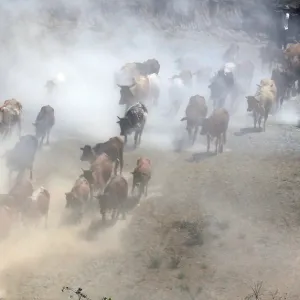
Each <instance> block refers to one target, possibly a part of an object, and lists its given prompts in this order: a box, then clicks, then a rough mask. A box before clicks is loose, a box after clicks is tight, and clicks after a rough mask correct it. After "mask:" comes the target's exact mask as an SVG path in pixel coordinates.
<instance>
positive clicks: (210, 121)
mask: <svg viewBox="0 0 300 300" xmlns="http://www.w3.org/2000/svg"><path fill="white" fill-rule="evenodd" d="M228 123H229V113H228V111H227V110H226V109H225V108H217V109H215V110H214V111H213V112H212V114H211V115H210V117H209V118H206V119H204V121H203V125H202V129H201V132H200V134H201V135H206V138H207V152H209V150H210V141H211V140H213V139H214V138H216V150H215V152H216V154H218V153H222V152H223V145H225V144H226V132H227V129H228Z"/></svg>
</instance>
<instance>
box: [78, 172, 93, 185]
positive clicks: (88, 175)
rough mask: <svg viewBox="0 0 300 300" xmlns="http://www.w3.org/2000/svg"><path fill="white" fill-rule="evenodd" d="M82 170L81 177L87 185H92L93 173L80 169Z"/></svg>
mask: <svg viewBox="0 0 300 300" xmlns="http://www.w3.org/2000/svg"><path fill="white" fill-rule="evenodd" d="M81 170H82V175H81V176H82V177H83V178H85V179H86V181H87V182H88V183H89V184H94V181H95V180H94V176H93V171H92V170H84V169H81Z"/></svg>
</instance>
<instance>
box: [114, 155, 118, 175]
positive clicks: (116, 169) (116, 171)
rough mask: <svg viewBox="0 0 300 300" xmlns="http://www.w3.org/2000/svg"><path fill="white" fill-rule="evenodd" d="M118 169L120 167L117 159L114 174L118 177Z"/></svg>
mask: <svg viewBox="0 0 300 300" xmlns="http://www.w3.org/2000/svg"><path fill="white" fill-rule="evenodd" d="M118 167H119V159H116V161H115V167H114V174H115V175H117V173H118Z"/></svg>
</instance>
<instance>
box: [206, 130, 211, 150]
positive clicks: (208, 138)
mask: <svg viewBox="0 0 300 300" xmlns="http://www.w3.org/2000/svg"><path fill="white" fill-rule="evenodd" d="M206 140H207V149H206V152H209V149H210V136H209V135H208V134H207V135H206Z"/></svg>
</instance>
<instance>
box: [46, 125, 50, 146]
mask: <svg viewBox="0 0 300 300" xmlns="http://www.w3.org/2000/svg"><path fill="white" fill-rule="evenodd" d="M50 132H51V129H49V130H47V141H46V145H49V144H50V141H49V139H50Z"/></svg>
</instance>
